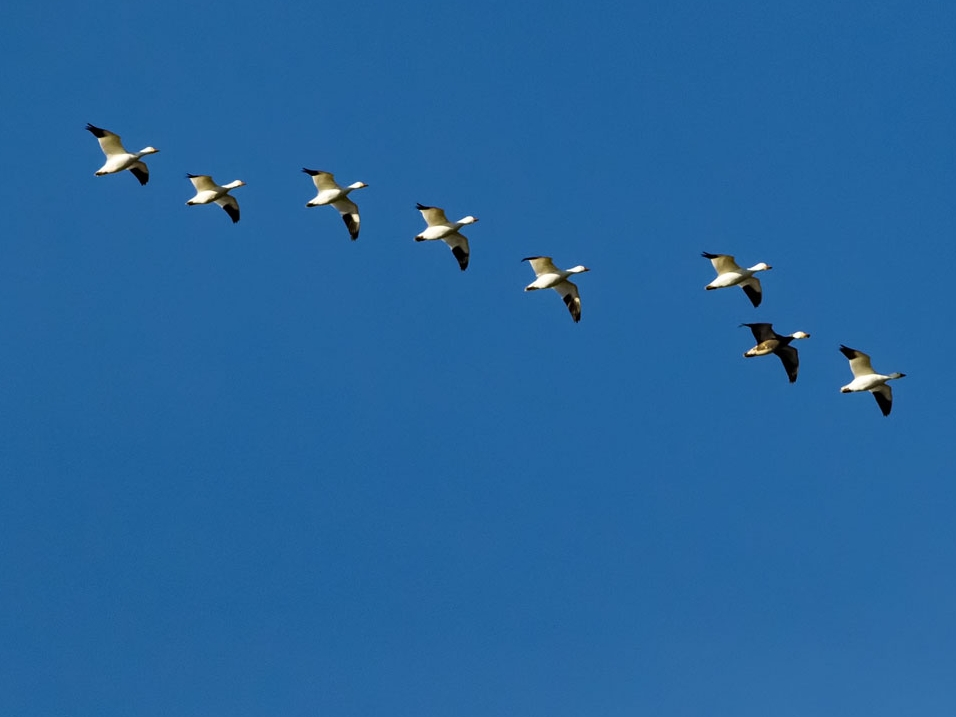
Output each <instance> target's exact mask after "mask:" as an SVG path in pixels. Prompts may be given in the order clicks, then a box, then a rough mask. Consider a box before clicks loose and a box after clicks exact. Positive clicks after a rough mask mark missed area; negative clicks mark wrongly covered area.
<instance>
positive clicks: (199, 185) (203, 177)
mask: <svg viewBox="0 0 956 717" xmlns="http://www.w3.org/2000/svg"><path fill="white" fill-rule="evenodd" d="M186 177H188V178H189V181H190V182H192V183H193V187H194V188H195V189H196V191H197V192H209V191H215V190H217V189H219V185H218V184H216V183H215V182H214V181H212V177H210V176H209V175H208V174H187V175H186Z"/></svg>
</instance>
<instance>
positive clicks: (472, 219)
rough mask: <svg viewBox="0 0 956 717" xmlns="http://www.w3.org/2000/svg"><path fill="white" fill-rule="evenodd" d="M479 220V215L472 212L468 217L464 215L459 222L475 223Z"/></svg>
mask: <svg viewBox="0 0 956 717" xmlns="http://www.w3.org/2000/svg"><path fill="white" fill-rule="evenodd" d="M477 221H478V217H473V216H471V215H470V214H469V215H468V216H467V217H462V218H461V219H459V220H458V223H459V224H474V223H475V222H477Z"/></svg>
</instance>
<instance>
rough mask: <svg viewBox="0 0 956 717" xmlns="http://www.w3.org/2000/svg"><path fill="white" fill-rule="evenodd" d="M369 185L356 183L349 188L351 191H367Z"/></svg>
mask: <svg viewBox="0 0 956 717" xmlns="http://www.w3.org/2000/svg"><path fill="white" fill-rule="evenodd" d="M367 186H368V185H367V184H366V183H365V182H354V183H352V184H350V185H349V186H348V188H349V189H365V187H367Z"/></svg>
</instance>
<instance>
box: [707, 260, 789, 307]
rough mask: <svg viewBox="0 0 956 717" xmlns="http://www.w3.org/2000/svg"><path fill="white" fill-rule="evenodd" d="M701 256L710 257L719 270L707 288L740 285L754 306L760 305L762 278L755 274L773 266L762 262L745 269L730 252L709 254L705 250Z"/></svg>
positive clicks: (715, 267)
mask: <svg viewBox="0 0 956 717" xmlns="http://www.w3.org/2000/svg"><path fill="white" fill-rule="evenodd" d="M701 256H702V257H704V258H705V259H710V263H711V264H713V265H714V269H715V270H716V271H717V278H716V279H714V280H713V281H712V282H710V283H709V284H708V285H707V286H705V287H704V288H705V289H707V290H708V291H710V290H711V289H724V288H726V287H728V286H739V287H740V288H741V289H743V290H744V293H745V294H746V295H747V298H749V299H750V303H752V304H753V305H754V306H760V299H761V298H762V296H763V294H762V290H761V288H760V279H757V278H756V277H754V274H755V273H756V272H758V271H767V270H769V269H772V268H773V267H772V266H769V265H767V264H764V263H763V262H760V263H759V264H754V265H753V266H752V267H750V268H749V269H743V268H741V267H739V266H737V262H735V261H734V258H733V257H732V256H730V255H729V254H709V253H708V252H706V251H705V252H701Z"/></svg>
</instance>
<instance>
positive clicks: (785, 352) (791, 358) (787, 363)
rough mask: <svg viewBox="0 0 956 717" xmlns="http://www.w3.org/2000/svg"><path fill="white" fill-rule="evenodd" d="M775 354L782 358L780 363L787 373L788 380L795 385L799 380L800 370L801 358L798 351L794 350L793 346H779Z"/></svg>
mask: <svg viewBox="0 0 956 717" xmlns="http://www.w3.org/2000/svg"><path fill="white" fill-rule="evenodd" d="M774 353H775V354H777V356H779V357H780V362H781V363H782V364H783V367H784V369H785V370H786V372H787V378H789V379H790V383H795V382H796V380H797V372H798V371H799V370H800V358H799V355H798V354H797V350H796V349H795V348H793V346H778V347H777V350H776V351H774Z"/></svg>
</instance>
